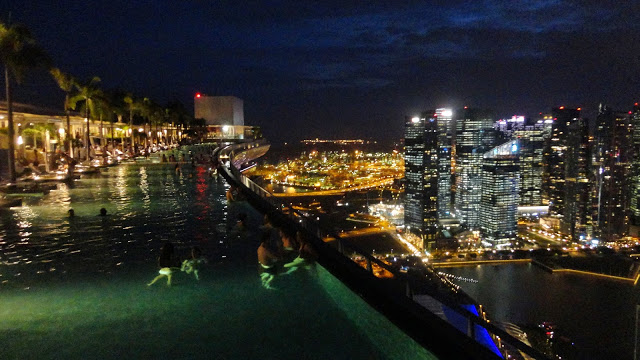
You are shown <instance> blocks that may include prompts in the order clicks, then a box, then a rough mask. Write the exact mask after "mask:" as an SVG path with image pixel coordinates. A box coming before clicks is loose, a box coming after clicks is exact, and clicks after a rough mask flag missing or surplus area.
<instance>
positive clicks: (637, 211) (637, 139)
mask: <svg viewBox="0 0 640 360" xmlns="http://www.w3.org/2000/svg"><path fill="white" fill-rule="evenodd" d="M631 129H632V134H631V142H632V145H631V146H632V147H631V149H632V151H633V160H632V164H631V191H630V194H631V200H630V204H629V207H630V208H631V222H632V224H633V225H635V226H640V105H638V103H635V105H634V106H633V111H631Z"/></svg>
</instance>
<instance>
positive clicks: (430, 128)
mask: <svg viewBox="0 0 640 360" xmlns="http://www.w3.org/2000/svg"><path fill="white" fill-rule="evenodd" d="M434 114H435V112H433V111H429V112H425V113H422V114H421V116H416V117H411V118H409V117H407V118H406V119H405V140H404V141H405V178H406V185H405V205H404V217H405V227H406V228H407V231H409V232H411V233H414V234H417V235H420V236H421V237H422V239H423V241H424V242H425V243H426V242H431V241H435V239H436V235H437V232H438V121H437V118H436V116H434Z"/></svg>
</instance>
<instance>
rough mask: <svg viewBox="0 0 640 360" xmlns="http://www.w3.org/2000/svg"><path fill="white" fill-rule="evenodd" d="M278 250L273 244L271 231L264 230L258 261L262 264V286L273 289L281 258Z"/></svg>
mask: <svg viewBox="0 0 640 360" xmlns="http://www.w3.org/2000/svg"><path fill="white" fill-rule="evenodd" d="M276 251H277V250H276V249H275V248H274V247H273V246H272V245H271V241H270V237H269V233H268V232H263V233H262V238H261V241H260V247H258V263H259V264H260V279H261V280H262V286H264V287H265V288H266V289H273V287H272V286H271V282H272V281H273V279H274V278H275V277H276V274H277V273H278V269H277V267H276V264H277V263H278V261H279V260H280V258H279V257H278V256H277V255H276V253H275V252H276Z"/></svg>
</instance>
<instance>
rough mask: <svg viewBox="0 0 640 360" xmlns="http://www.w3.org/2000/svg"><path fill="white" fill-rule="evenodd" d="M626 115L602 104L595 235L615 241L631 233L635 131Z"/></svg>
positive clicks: (597, 146)
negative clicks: (632, 160)
mask: <svg viewBox="0 0 640 360" xmlns="http://www.w3.org/2000/svg"><path fill="white" fill-rule="evenodd" d="M629 125H630V118H629V114H628V113H626V112H620V111H613V110H611V108H609V107H608V106H604V105H600V108H599V112H598V117H597V119H596V132H595V146H594V152H593V177H594V178H595V189H594V191H593V194H594V201H593V204H594V208H595V214H593V225H594V236H596V237H598V238H600V239H601V240H605V241H615V240H618V239H620V238H622V237H623V236H625V235H626V234H627V231H628V223H629V200H630V198H631V197H630V196H629V190H630V180H631V179H630V172H631V161H630V160H631V155H632V153H631V129H630V126H629Z"/></svg>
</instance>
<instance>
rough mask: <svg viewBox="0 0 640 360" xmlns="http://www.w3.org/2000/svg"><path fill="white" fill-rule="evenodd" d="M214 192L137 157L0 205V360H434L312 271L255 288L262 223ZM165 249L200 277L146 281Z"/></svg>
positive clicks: (192, 173) (219, 190)
mask: <svg viewBox="0 0 640 360" xmlns="http://www.w3.org/2000/svg"><path fill="white" fill-rule="evenodd" d="M227 188H228V185H227V184H226V183H224V182H223V181H222V180H220V179H219V178H217V177H211V176H209V173H208V171H207V169H204V168H201V167H191V166H190V165H184V166H183V172H182V174H181V175H176V173H175V171H174V167H173V165H170V164H154V163H150V162H149V163H139V164H129V165H120V166H118V167H113V168H109V169H106V170H104V172H103V173H102V174H100V175H96V176H93V177H90V178H86V179H82V180H78V181H76V182H74V183H73V184H72V186H69V185H64V184H60V185H58V190H54V191H52V192H51V193H50V194H48V195H46V196H40V197H28V198H25V199H24V203H25V204H24V205H23V206H22V207H19V208H13V209H10V210H7V209H5V210H1V211H0V339H2V340H1V344H0V359H54V358H55V359H122V358H130V359H136V358H155V359H294V358H295V359H390V358H407V359H414V358H434V357H433V356H432V355H430V354H429V353H427V352H426V351H425V350H424V349H422V348H420V347H419V346H417V345H416V344H415V343H414V342H413V341H412V340H411V339H409V338H407V337H406V336H405V335H404V334H402V333H401V332H399V330H398V329H397V328H395V327H393V326H392V325H391V324H390V323H389V322H388V321H386V319H384V318H382V317H381V316H380V315H379V314H377V313H375V312H374V311H372V310H371V309H370V308H368V306H367V305H366V304H365V303H364V302H362V300H360V299H359V297H357V296H356V295H354V294H353V293H350V292H349V291H348V290H347V289H346V288H344V286H342V287H341V284H340V283H339V281H337V280H336V279H335V278H333V277H332V276H331V275H330V274H329V273H328V272H327V271H326V270H324V269H323V268H322V267H320V266H316V267H314V268H312V269H311V270H304V269H301V270H299V271H297V272H295V273H293V274H291V275H287V276H278V277H277V278H276V279H275V281H274V282H273V285H274V286H275V287H276V288H277V289H276V290H267V289H264V288H263V287H262V286H261V283H260V278H259V276H258V271H257V259H256V249H257V247H258V240H257V239H258V236H257V233H258V227H259V226H260V224H261V215H260V214H259V213H257V212H256V211H255V210H254V209H252V208H251V207H250V206H249V205H248V204H246V203H243V202H239V203H232V204H230V205H229V204H227V202H226V198H225V192H226V190H227ZM102 207H104V208H106V209H107V211H108V214H109V215H108V216H106V217H101V216H97V214H98V213H99V209H100V208H102ZM70 208H73V209H74V211H75V217H73V218H70V217H69V216H68V213H67V211H68V210H69V209H70ZM240 212H244V213H246V214H248V216H249V221H248V223H249V231H248V233H247V234H246V235H245V236H237V235H238V234H237V232H236V231H235V230H234V224H235V219H236V216H237V214H238V213H240ZM166 241H171V242H172V243H173V244H174V246H175V248H176V253H177V254H178V255H179V256H182V257H183V258H185V257H187V255H188V253H189V251H190V249H191V247H193V246H198V247H200V248H201V249H202V250H203V252H204V254H205V256H206V258H207V259H208V261H209V263H208V264H207V265H206V266H205V267H204V269H203V270H202V271H201V274H200V277H201V279H200V281H196V280H195V278H193V277H192V275H187V274H186V273H178V274H176V275H175V276H174V279H173V286H171V287H168V286H167V285H166V282H165V281H164V280H161V281H159V282H158V283H156V284H154V285H153V286H151V287H147V286H146V284H147V283H148V282H149V281H151V280H152V279H153V278H154V277H155V276H156V275H157V271H158V268H157V265H156V258H157V256H158V253H159V250H160V248H161V247H162V244H163V243H164V242H166ZM328 290H329V291H330V292H328ZM345 299H347V300H345ZM345 301H346V302H345ZM345 304H346V305H345ZM352 310H353V311H352ZM363 320H364V321H363ZM371 324H375V327H376V328H375V329H372V328H371ZM379 338H385V339H387V340H389V339H391V340H392V341H391V342H392V344H388V343H387V344H386V345H385V346H384V347H382V346H381V345H380V343H379V342H378V340H377V339H379ZM394 346H395V347H394ZM400 349H410V351H404V352H402V353H399V352H396V350H400Z"/></svg>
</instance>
